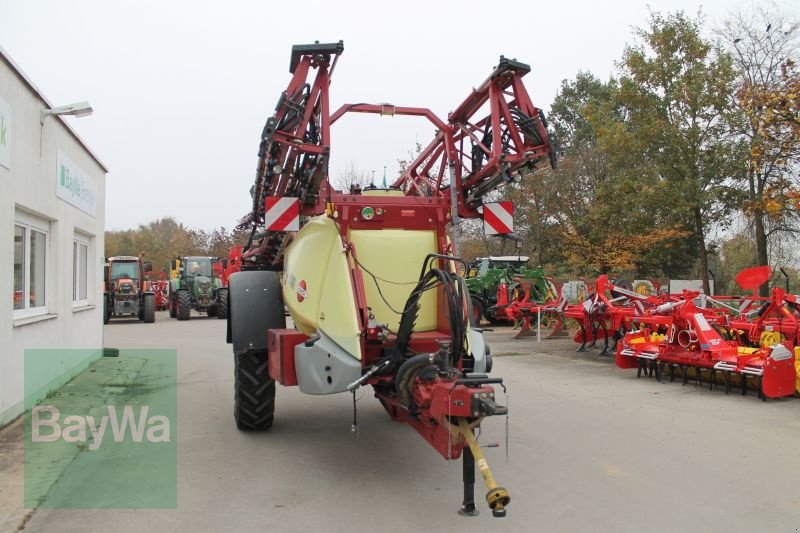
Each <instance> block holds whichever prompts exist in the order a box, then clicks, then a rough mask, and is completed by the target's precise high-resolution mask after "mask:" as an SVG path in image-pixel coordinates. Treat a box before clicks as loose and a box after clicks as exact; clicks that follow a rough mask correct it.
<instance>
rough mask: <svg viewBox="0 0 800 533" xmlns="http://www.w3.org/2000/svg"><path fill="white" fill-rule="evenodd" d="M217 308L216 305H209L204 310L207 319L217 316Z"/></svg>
mask: <svg viewBox="0 0 800 533" xmlns="http://www.w3.org/2000/svg"><path fill="white" fill-rule="evenodd" d="M217 311H218V307H217V304H211V305H209V306H208V307H207V308H206V314H207V315H208V317H209V318H214V317H215V316H217Z"/></svg>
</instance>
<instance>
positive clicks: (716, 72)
mask: <svg viewBox="0 0 800 533" xmlns="http://www.w3.org/2000/svg"><path fill="white" fill-rule="evenodd" d="M799 27H800V26H799V25H798V21H797V20H794V19H791V18H789V17H787V16H786V15H784V14H782V13H781V12H779V11H778V10H777V9H776V8H775V7H772V6H767V7H759V8H756V9H754V10H753V11H751V12H747V13H737V14H734V15H731V16H730V17H729V18H728V19H727V20H726V21H725V22H724V23H723V24H721V25H720V26H719V27H717V28H706V27H705V22H704V18H703V16H702V14H698V15H697V16H689V15H686V14H685V13H683V12H676V13H670V14H660V13H651V14H650V18H649V21H648V23H647V25H646V26H645V27H643V28H640V29H637V30H635V31H634V34H633V42H632V44H629V45H628V46H626V47H625V49H624V51H623V53H622V56H621V58H620V59H619V61H618V62H617V74H616V75H614V76H612V77H611V78H609V79H608V80H601V79H599V78H598V77H596V76H595V75H593V74H592V73H590V72H578V73H577V75H576V77H575V78H574V79H571V80H564V81H563V82H562V84H561V87H560V90H559V93H558V95H557V97H556V98H555V100H554V102H553V104H552V106H551V109H550V113H549V115H548V118H549V121H550V124H551V127H552V129H553V130H554V131H555V133H556V136H557V138H558V141H559V144H560V154H559V155H560V161H559V166H558V168H557V169H555V170H547V171H544V172H541V173H537V174H536V175H535V176H526V178H527V179H524V180H523V181H522V182H521V183H519V184H517V185H513V186H509V187H507V188H506V189H504V190H503V191H502V193H501V194H500V197H502V198H503V199H510V200H513V201H514V203H515V206H516V211H515V224H516V229H517V233H518V234H520V236H522V237H523V239H524V243H525V244H524V246H523V251H524V252H525V255H530V256H532V257H533V258H534V261H535V262H537V263H539V264H541V265H544V266H545V267H546V270H548V271H549V272H551V273H553V274H555V275H564V276H569V275H575V274H582V275H594V274H600V273H604V272H617V273H625V274H627V275H630V276H634V277H670V278H680V277H692V278H697V279H703V280H704V281H705V284H706V290H708V282H709V279H715V278H716V279H717V282H718V284H719V282H722V284H723V285H726V286H728V287H730V288H731V289H732V288H733V286H734V284H733V283H732V277H733V276H734V275H735V272H731V270H733V269H732V268H730V267H731V265H733V264H736V265H737V266H741V267H745V266H755V265H767V264H772V265H773V266H784V265H786V264H788V262H789V261H790V260H791V259H792V257H791V248H792V247H793V246H792V245H794V244H796V242H797V241H796V236H797V234H798V229H799V228H798V207H800V201H799V199H800V188H798V179H797V169H798V163H799V162H800V129H799V128H798V116H800V115H799V113H798V101H799V97H800V87H799V85H800V83H799V82H798V80H799V79H800V77H799V76H798V69H797V65H796V60H797V55H798V49H799V46H798V42H799V41H798V34H799ZM476 233H477V232H476V231H473V233H472V235H471V236H470V237H468V239H467V240H468V241H470V240H471V241H472V244H473V246H474V244H476V242H477V244H478V245H483V248H484V249H485V252H484V253H486V252H488V253H495V250H497V249H501V248H503V247H505V248H506V249H508V243H498V242H494V243H491V242H489V241H488V240H486V239H484V238H482V237H481V236H480V235H477V234H476ZM467 244H469V242H468V243H467ZM723 278H724V279H723ZM765 289H766V287H765Z"/></svg>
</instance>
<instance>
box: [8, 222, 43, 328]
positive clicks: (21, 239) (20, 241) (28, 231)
mask: <svg viewBox="0 0 800 533" xmlns="http://www.w3.org/2000/svg"><path fill="white" fill-rule="evenodd" d="M49 226H50V224H49V223H48V222H46V221H43V220H40V219H37V218H33V217H30V216H26V215H22V214H20V213H18V219H17V220H16V221H15V222H14V300H13V306H14V316H15V317H20V316H29V315H38V314H44V313H46V312H47V248H48V242H47V240H48V228H49Z"/></svg>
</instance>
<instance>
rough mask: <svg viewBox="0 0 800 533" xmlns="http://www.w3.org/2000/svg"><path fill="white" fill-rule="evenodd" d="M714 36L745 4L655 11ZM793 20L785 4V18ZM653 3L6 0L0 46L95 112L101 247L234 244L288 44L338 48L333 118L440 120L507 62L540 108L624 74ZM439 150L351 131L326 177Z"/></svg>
mask: <svg viewBox="0 0 800 533" xmlns="http://www.w3.org/2000/svg"><path fill="white" fill-rule="evenodd" d="M701 5H702V9H703V12H704V13H705V15H706V19H707V22H708V26H709V27H711V26H713V25H715V24H717V23H719V22H721V21H722V20H723V19H724V18H726V16H727V14H728V13H729V12H730V11H731V10H734V9H738V8H747V7H749V6H752V5H754V4H753V3H752V2H750V1H749V0H748V1H743V0H707V1H705V2H702V4H701V3H698V2H693V1H689V0H664V1H660V2H652V4H651V6H652V9H654V10H658V11H661V12H667V11H676V10H684V11H686V12H687V13H690V14H695V13H697V11H698V9H700V7H701ZM777 5H778V6H779V7H780V8H782V9H786V8H787V6H790V5H792V4H791V3H790V2H779V3H778V4H777ZM647 19H648V7H647V4H646V3H644V2H639V1H632V0H628V1H620V2H613V1H612V2H595V1H580V2H572V1H561V2H558V1H556V2H534V1H531V0H522V1H517V0H510V1H502V2H487V1H485V0H484V1H480V2H475V1H472V0H462V1H457V2H443V1H438V0H428V1H426V2H422V1H417V0H404V1H400V2H391V1H376V2H349V1H346V0H339V1H321V2H317V1H307V0H306V1H292V2H272V1H259V2H256V1H243V0H228V1H225V2H221V1H216V2H207V1H200V0H191V1H189V0H180V1H178V0H135V1H129V0H92V1H90V0H83V1H77V0H75V1H69V0H48V1H44V0H0V46H2V47H3V48H5V50H6V51H7V52H8V53H9V55H10V56H11V57H12V58H13V59H14V60H15V61H16V63H17V64H18V65H19V66H20V67H21V68H22V70H23V71H24V72H25V73H26V74H27V75H28V77H29V78H31V80H32V81H33V82H34V83H35V84H36V85H37V86H38V87H39V89H40V90H41V91H42V92H43V93H44V94H45V95H46V96H47V97H48V98H49V99H50V101H51V102H53V104H54V105H64V104H68V103H72V102H77V101H82V100H89V102H90V103H91V104H92V106H93V107H94V110H95V112H94V115H92V116H90V117H86V118H80V119H76V118H72V117H69V118H68V120H69V121H70V123H71V124H72V126H73V127H74V128H75V129H76V130H77V131H78V133H79V134H80V135H81V136H82V137H83V138H84V139H85V140H86V141H87V142H88V144H89V145H90V146H91V147H92V149H93V150H94V152H95V153H96V154H97V155H98V156H99V157H100V159H101V160H102V161H103V162H104V163H105V164H106V165H107V166H108V168H109V169H110V172H109V175H108V180H107V188H106V205H107V211H106V213H107V219H106V228H107V229H124V228H130V227H135V226H136V225H137V224H140V223H145V222H148V221H150V220H154V219H156V218H159V217H162V216H166V215H170V216H174V217H175V218H177V219H178V220H179V221H181V222H184V223H185V224H188V225H189V226H192V227H197V228H202V229H206V230H209V229H211V228H213V227H218V226H225V227H227V228H231V227H233V226H234V225H235V224H236V223H237V222H238V220H239V218H240V217H241V216H242V215H244V214H245V213H246V212H247V211H248V210H249V204H250V197H249V194H248V190H249V188H250V185H251V184H252V183H253V180H254V176H255V166H256V157H257V156H256V153H257V148H258V142H259V136H260V133H261V128H262V127H263V124H264V121H265V120H266V118H267V117H268V115H269V114H271V113H272V111H273V109H274V106H275V103H276V102H277V99H278V96H279V95H280V93H281V91H283V90H284V89H285V88H286V85H287V84H288V82H289V79H290V74H289V71H288V67H289V55H290V49H291V46H292V45H293V44H299V43H310V42H314V41H315V40H319V41H320V42H334V41H338V40H340V39H341V40H343V41H344V45H345V52H344V54H343V55H342V57H341V59H340V60H339V63H338V65H337V67H336V71H335V73H334V77H333V83H332V86H331V107H332V109H336V108H338V107H339V105H341V104H342V103H358V102H368V103H381V102H390V103H393V104H396V105H411V106H420V107H429V108H431V109H432V110H433V111H434V112H435V113H437V114H438V115H439V116H441V117H446V115H447V112H448V111H450V110H452V109H453V108H454V107H455V106H456V105H458V104H459V103H460V102H461V101H462V100H463V99H464V98H465V97H466V96H467V94H468V91H469V90H470V89H471V88H472V87H473V86H477V85H479V84H480V83H481V82H482V81H483V80H484V79H485V78H486V76H487V75H488V74H489V73H490V72H491V70H492V67H493V66H494V65H496V63H497V59H498V57H499V56H500V55H501V54H503V55H506V56H507V57H512V58H516V59H518V60H520V61H524V62H526V63H529V64H530V65H531V67H532V72H531V73H530V74H528V75H527V76H526V78H525V82H526V86H527V88H528V92H529V93H530V95H531V98H532V100H533V102H534V105H536V106H538V107H541V108H543V109H545V110H548V109H549V107H550V104H551V102H552V100H553V98H554V96H555V95H556V92H557V90H558V87H559V85H560V83H561V81H562V80H563V79H567V78H574V76H575V74H576V73H577V72H578V71H579V70H585V71H590V72H592V73H594V74H595V75H596V76H598V77H600V78H602V79H606V78H608V76H609V75H611V74H612V73H614V72H615V66H614V63H615V61H617V60H618V59H619V58H620V57H621V53H622V50H623V48H624V46H625V43H626V42H630V41H631V30H632V28H633V27H637V26H639V27H641V26H644V25H645V24H646V22H647ZM432 134H433V130H432V128H431V127H430V126H429V125H428V123H427V122H426V121H425V120H424V119H415V118H410V117H396V118H390V117H384V118H381V117H377V116H367V115H360V114H350V115H346V116H345V117H344V118H343V119H341V120H340V121H338V122H337V123H336V124H335V125H334V127H333V129H332V144H333V146H332V156H331V157H332V161H331V177H332V179H333V178H335V177H336V176H337V175H338V174H339V173H341V172H343V171H344V169H345V167H347V166H348V165H351V164H352V165H353V166H354V167H355V168H357V169H359V170H362V171H365V172H372V171H373V170H374V171H375V173H376V177H377V178H378V180H380V178H382V175H383V167H384V166H386V167H387V168H388V175H389V179H392V178H393V177H394V176H395V175H396V172H397V159H398V158H401V157H403V156H405V155H406V154H407V153H408V151H409V149H411V148H412V147H413V146H414V143H415V141H419V142H421V143H422V144H423V145H425V144H427V142H428V141H429V140H430V138H431V136H432Z"/></svg>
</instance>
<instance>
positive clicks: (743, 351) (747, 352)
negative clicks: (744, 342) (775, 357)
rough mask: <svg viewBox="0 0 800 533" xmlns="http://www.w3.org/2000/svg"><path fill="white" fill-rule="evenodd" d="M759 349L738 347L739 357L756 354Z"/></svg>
mask: <svg viewBox="0 0 800 533" xmlns="http://www.w3.org/2000/svg"><path fill="white" fill-rule="evenodd" d="M760 349H761V348H750V347H748V346H739V348H738V350H739V355H750V354H754V353H756V352H757V351H758V350H760Z"/></svg>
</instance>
